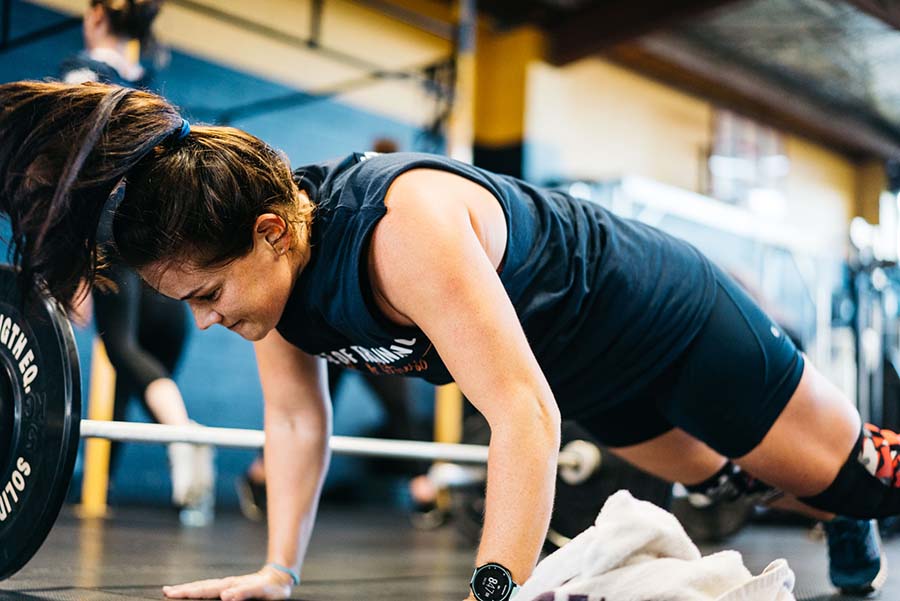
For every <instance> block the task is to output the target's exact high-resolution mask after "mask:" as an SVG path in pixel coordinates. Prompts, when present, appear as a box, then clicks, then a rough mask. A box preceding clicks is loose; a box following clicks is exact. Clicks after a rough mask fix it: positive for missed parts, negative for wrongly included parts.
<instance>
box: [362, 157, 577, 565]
mask: <svg viewBox="0 0 900 601" xmlns="http://www.w3.org/2000/svg"><path fill="white" fill-rule="evenodd" d="M484 194H487V195H489V196H490V193H489V192H488V191H487V190H485V189H484V188H482V187H481V186H478V185H477V184H474V183H472V182H469V181H468V180H465V179H464V178H461V177H458V176H455V175H452V174H445V173H440V172H434V171H428V170H413V171H409V172H407V173H405V174H403V175H401V176H400V177H399V178H398V179H397V180H396V181H395V182H394V183H393V185H392V186H391V188H390V190H389V192H388V196H387V199H386V204H387V206H388V212H387V215H386V216H385V217H384V218H383V219H382V220H381V221H380V222H379V224H378V225H377V226H376V229H375V231H374V233H373V237H372V247H371V261H370V272H371V277H372V282H373V287H374V288H375V290H376V296H377V297H379V298H381V299H383V302H386V303H389V304H390V307H389V309H390V310H391V311H392V312H396V313H397V314H400V315H402V316H404V317H405V318H408V319H409V320H411V321H412V322H414V323H415V324H417V325H418V326H419V327H420V328H421V329H422V330H423V331H424V333H425V334H426V335H427V336H428V337H429V338H430V339H431V341H432V342H433V343H434V345H435V348H436V349H437V351H438V353H439V354H440V357H441V359H442V360H443V361H444V363H445V364H446V366H447V367H448V369H449V370H450V372H451V373H452V374H453V377H454V379H455V380H456V382H457V383H458V384H459V386H460V388H461V389H462V391H463V392H464V393H465V395H466V396H467V397H468V398H469V400H470V401H471V402H472V403H473V404H474V405H475V406H476V408H477V409H478V410H479V411H480V412H481V413H482V414H484V416H485V418H486V419H487V421H488V423H489V424H490V427H491V442H490V452H489V463H488V483H487V507H486V514H485V521H484V531H483V535H482V540H481V545H480V547H479V551H478V557H477V560H476V563H477V564H479V565H480V564H483V563H486V562H489V561H496V562H499V563H501V564H503V565H504V566H506V567H507V568H508V569H509V570H510V571H511V572H512V575H513V578H514V579H515V580H516V582H519V583H521V582H523V581H524V580H525V579H526V578H527V577H528V576H529V575H530V574H531V571H532V569H533V568H534V565H535V563H536V562H537V559H538V555H539V552H540V549H541V545H542V543H543V540H544V536H545V534H546V532H547V527H548V524H549V521H550V513H551V509H552V503H553V488H554V483H555V474H556V463H557V456H558V450H559V419H560V418H559V410H558V408H557V406H556V402H555V400H554V398H553V393H552V392H551V390H550V386H549V385H548V383H547V381H546V378H545V377H544V375H543V373H542V371H541V369H540V366H539V365H538V362H537V360H536V359H535V357H534V354H533V353H532V351H531V348H530V346H529V344H528V340H527V339H526V337H525V334H524V332H523V330H522V327H521V325H520V323H519V320H518V317H517V315H516V312H515V309H514V308H513V306H512V303H511V302H510V300H509V297H508V296H507V294H506V291H505V290H504V288H503V285H502V283H501V282H500V279H499V277H498V275H497V273H496V271H495V269H494V265H493V264H492V262H491V261H490V260H489V257H488V255H487V254H486V252H485V248H484V246H483V245H482V243H481V241H480V238H479V236H478V235H476V232H475V230H474V229H473V226H472V223H473V220H475V219H473V216H472V215H471V214H470V207H471V206H472V203H471V202H466V198H467V197H468V196H467V195H484ZM468 198H470V199H471V197H468ZM491 198H492V197H491ZM494 202H496V200H495V201H494ZM504 227H505V225H504ZM481 238H482V239H483V238H484V236H482V237H481Z"/></svg>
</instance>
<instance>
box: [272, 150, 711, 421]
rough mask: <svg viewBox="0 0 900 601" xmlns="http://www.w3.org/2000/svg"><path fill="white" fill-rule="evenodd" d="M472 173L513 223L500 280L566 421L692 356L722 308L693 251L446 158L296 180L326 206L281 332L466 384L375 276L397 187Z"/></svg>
mask: <svg viewBox="0 0 900 601" xmlns="http://www.w3.org/2000/svg"><path fill="white" fill-rule="evenodd" d="M421 168H425V169H438V170H442V171H448V172H450V173H454V174H456V175H459V176H461V177H465V178H466V179H469V180H471V181H473V182H475V183H477V184H479V185H481V186H483V187H484V188H486V189H487V190H488V191H490V192H491V194H493V196H494V197H496V199H497V202H499V203H500V206H501V208H502V209H503V213H504V215H505V218H506V223H507V228H508V235H507V247H506V252H505V255H504V258H503V262H502V267H501V270H500V274H499V277H500V280H501V282H502V283H503V286H504V288H505V289H506V292H507V294H508V295H509V298H510V300H511V301H512V304H513V306H514V307H515V309H516V312H517V314H518V316H519V320H520V322H521V324H522V327H523V329H524V331H525V334H526V336H527V337H528V340H529V342H530V344H531V347H532V350H533V351H534V353H535V356H536V357H537V360H538V362H539V363H540V365H541V367H542V369H543V370H544V373H545V375H546V377H547V380H548V382H549V383H550V385H551V387H552V389H553V391H554V394H555V396H556V400H557V402H558V404H559V406H560V408H561V409H564V410H566V411H565V412H564V415H576V414H577V413H579V412H580V411H582V410H591V409H593V408H597V407H602V406H608V405H612V404H616V403H618V402H622V401H625V400H627V399H628V398H629V396H631V395H632V394H633V393H634V392H636V391H638V390H639V389H640V388H641V387H642V386H643V385H645V384H647V383H648V382H649V380H650V379H651V378H653V377H654V376H655V375H657V374H659V373H660V372H661V371H662V370H663V369H665V367H667V366H668V365H670V364H671V363H672V361H673V360H674V359H675V358H676V357H677V356H678V355H679V353H680V352H681V351H683V350H684V348H685V347H686V346H687V345H688V343H689V342H690V341H691V340H692V339H693V337H694V336H695V334H696V333H697V331H698V330H699V329H700V327H701V326H702V325H703V323H704V321H705V320H706V318H707V316H708V315H709V312H710V310H711V308H712V304H713V302H714V300H715V284H714V279H713V272H712V268H711V265H710V264H709V262H708V261H707V259H706V258H705V257H703V255H701V254H700V252H699V251H697V250H696V249H695V248H694V247H693V246H691V245H689V244H687V243H686V242H684V241H681V240H679V239H676V238H674V237H672V236H669V235H667V234H665V233H663V232H661V231H659V230H657V229H654V228H652V227H650V226H647V225H644V224H641V223H638V222H635V221H630V220H626V219H621V218H619V217H617V216H615V215H613V214H611V213H610V212H609V211H607V210H605V209H604V208H602V207H600V206H599V205H597V204H594V203H591V202H588V201H583V200H579V199H576V198H573V197H571V196H569V195H568V194H565V193H563V192H560V191H554V190H546V189H541V188H537V187H535V186H532V185H530V184H528V183H526V182H523V181H521V180H518V179H515V178H512V177H508V176H503V175H496V174H493V173H490V172H488V171H484V170H482V169H479V168H477V167H473V166H471V165H468V164H465V163H461V162H458V161H454V160H452V159H448V158H445V157H441V156H436V155H426V154H415V153H396V154H384V155H376V154H372V153H367V154H353V155H350V156H348V157H346V158H343V159H339V160H334V161H330V162H325V163H320V164H315V165H310V166H305V167H301V168H299V169H297V170H296V171H295V172H294V177H295V180H296V181H297V183H298V185H299V186H300V187H301V188H302V189H304V190H306V192H307V193H308V194H309V196H310V198H311V199H313V201H314V202H315V203H316V205H317V208H316V212H315V216H314V219H313V223H312V231H311V243H312V253H311V258H310V261H309V263H308V264H307V266H306V267H305V268H304V269H303V271H302V272H301V273H300V275H299V277H298V279H297V283H296V285H295V287H294V290H293V291H292V293H291V296H290V298H289V300H288V303H287V305H286V307H285V311H284V314H283V315H282V318H281V320H280V321H279V323H278V325H277V330H278V331H279V333H281V335H282V336H283V337H284V338H285V339H286V340H288V341H289V342H291V343H292V344H294V345H296V346H297V347H299V348H300V349H302V350H304V351H306V352H307V353H310V354H313V355H319V356H322V357H324V358H325V359H327V360H328V361H329V362H331V363H336V364H341V365H344V366H346V367H350V368H353V369H357V370H362V371H366V372H368V373H371V374H376V375H380V374H394V375H403V376H417V377H422V378H424V379H426V380H428V381H429V382H432V383H434V384H445V383H448V382H450V381H452V376H451V375H450V373H449V372H448V371H447V368H446V367H445V366H444V364H443V362H442V361H441V358H440V355H439V354H438V351H437V350H436V349H435V348H434V346H433V345H432V344H431V341H429V340H428V339H427V337H426V336H425V335H424V333H423V332H422V331H421V330H420V329H418V328H416V327H405V326H400V325H397V324H395V323H393V322H391V321H389V320H388V319H387V318H386V317H385V316H384V315H383V314H382V313H381V312H380V311H379V309H378V308H377V305H376V304H375V302H374V299H373V293H372V289H371V285H370V283H369V279H368V249H369V241H370V238H371V235H372V230H373V228H374V227H375V225H376V224H377V223H378V221H379V220H380V219H381V218H382V217H383V216H384V214H385V213H386V211H387V209H386V208H385V205H384V199H385V195H386V193H387V190H388V187H389V186H390V185H391V183H392V182H393V181H394V179H395V178H397V177H398V176H399V175H401V174H402V173H404V172H406V171H409V170H411V169H421Z"/></svg>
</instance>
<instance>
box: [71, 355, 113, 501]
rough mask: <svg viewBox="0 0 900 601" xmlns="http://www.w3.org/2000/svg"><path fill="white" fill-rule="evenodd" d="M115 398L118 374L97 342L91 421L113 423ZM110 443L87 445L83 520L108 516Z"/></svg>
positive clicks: (94, 441)
mask: <svg viewBox="0 0 900 601" xmlns="http://www.w3.org/2000/svg"><path fill="white" fill-rule="evenodd" d="M115 396H116V372H115V370H114V369H113V366H112V364H110V362H109V357H107V356H106V349H105V348H104V347H103V342H101V341H100V339H99V338H97V339H96V340H95V341H94V350H93V353H92V359H91V381H90V393H89V397H88V417H89V418H90V419H96V420H112V418H113V405H114V403H115ZM110 448H111V443H110V441H108V440H100V439H98V438H91V439H89V440H86V441H85V443H84V480H83V482H82V485H81V507H80V515H81V516H82V517H88V518H97V517H104V516H105V515H106V495H107V491H108V489H109V455H110Z"/></svg>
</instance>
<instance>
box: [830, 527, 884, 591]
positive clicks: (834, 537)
mask: <svg viewBox="0 0 900 601" xmlns="http://www.w3.org/2000/svg"><path fill="white" fill-rule="evenodd" d="M825 534H826V536H827V538H828V576H829V578H831V583H832V584H833V585H834V586H836V587H837V588H838V589H840V590H841V592H842V593H844V594H846V595H857V596H871V595H874V594H875V593H877V592H878V590H879V589H881V587H882V586H883V585H884V581H885V580H886V579H887V557H885V555H884V553H883V552H882V550H881V538H880V537H879V535H878V524H877V522H876V521H875V520H856V519H852V518H845V517H836V518H834V519H833V520H831V521H830V522H827V523H826V524H825Z"/></svg>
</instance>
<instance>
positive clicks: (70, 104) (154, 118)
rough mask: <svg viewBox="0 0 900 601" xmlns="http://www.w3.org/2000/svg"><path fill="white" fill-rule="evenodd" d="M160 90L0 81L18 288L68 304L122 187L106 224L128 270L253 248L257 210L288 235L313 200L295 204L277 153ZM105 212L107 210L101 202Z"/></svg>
mask: <svg viewBox="0 0 900 601" xmlns="http://www.w3.org/2000/svg"><path fill="white" fill-rule="evenodd" d="M181 127H182V118H181V116H180V115H179V114H178V111H177V110H176V109H175V108H174V107H173V106H172V105H171V104H169V103H168V102H166V101H165V100H164V99H163V98H161V97H159V96H157V95H155V94H151V93H149V92H143V91H137V90H131V89H126V88H120V87H117V86H110V85H103V84H83V85H68V84H60V83H40V82H16V83H10V84H3V85H0V211H3V212H4V213H6V214H7V215H8V216H9V219H10V223H11V227H12V241H11V242H12V248H11V251H12V256H13V260H14V262H15V263H16V264H17V265H19V266H20V267H21V277H22V278H23V285H24V286H27V287H28V288H26V289H27V290H30V289H31V287H32V286H34V285H35V283H37V284H39V285H41V284H42V285H44V286H45V287H46V288H47V291H48V292H49V293H50V294H51V295H52V296H54V297H55V298H56V299H57V300H59V301H60V302H61V303H62V304H63V305H64V306H66V307H69V306H70V303H71V301H72V295H73V294H74V293H75V291H76V289H77V288H78V285H79V282H80V281H81V280H82V279H87V280H88V281H89V282H92V281H93V279H94V278H95V276H96V270H97V250H96V235H97V234H96V232H97V226H98V222H99V220H100V217H101V213H102V212H103V210H104V206H107V207H111V206H114V203H111V202H108V201H109V199H110V197H111V196H112V195H113V192H114V191H115V190H116V189H117V188H119V186H120V185H122V184H124V196H123V197H122V200H121V202H120V203H119V205H118V208H117V209H115V211H116V212H115V217H114V219H113V231H114V235H115V242H116V247H117V249H118V251H119V253H120V254H121V256H122V258H123V259H124V260H125V261H126V262H127V263H129V264H130V265H132V266H133V267H135V268H141V267H144V266H147V265H150V264H153V263H162V264H165V263H168V262H171V261H174V260H184V259H186V258H190V260H191V261H192V262H194V263H195V264H196V265H199V266H201V267H212V266H215V265H222V264H225V263H227V262H229V261H231V260H234V259H236V258H238V257H241V256H243V255H245V254H246V253H248V252H249V251H250V250H251V249H252V248H253V225H254V223H255V221H256V218H257V217H258V216H259V215H261V214H263V213H275V214H277V215H279V216H280V217H282V218H283V219H284V220H285V221H286V222H287V223H288V224H289V225H290V227H291V230H292V232H294V233H296V228H297V227H298V226H306V227H308V224H309V221H310V220H311V216H312V211H313V207H312V204H311V203H302V204H301V203H300V202H299V201H298V195H297V189H296V186H295V185H294V183H293V181H292V178H291V172H290V168H289V166H288V163H287V160H286V159H285V158H284V157H283V156H282V155H280V154H279V153H278V152H276V151H275V150H273V149H272V148H270V147H269V146H267V145H266V144H265V143H264V142H263V141H261V140H259V139H258V138H256V137H254V136H252V135H250V134H248V133H246V132H243V131H240V130H237V129H233V128H226V127H194V128H192V130H191V133H190V134H189V135H188V136H187V137H185V138H184V139H180V136H179V132H180V131H181ZM108 210H111V209H108Z"/></svg>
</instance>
